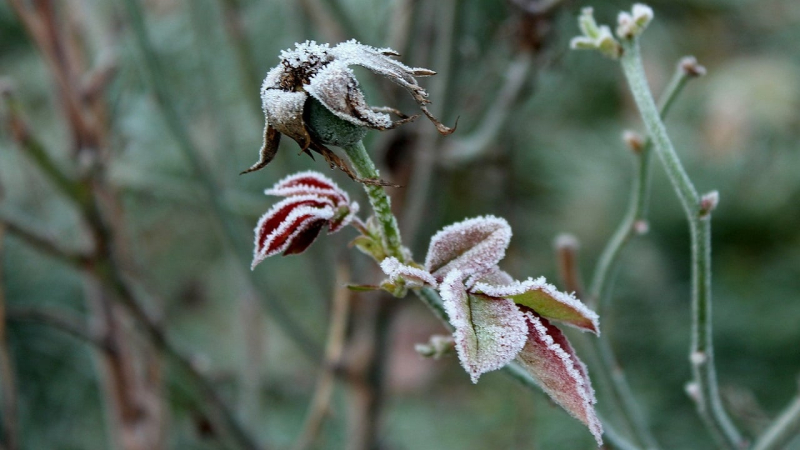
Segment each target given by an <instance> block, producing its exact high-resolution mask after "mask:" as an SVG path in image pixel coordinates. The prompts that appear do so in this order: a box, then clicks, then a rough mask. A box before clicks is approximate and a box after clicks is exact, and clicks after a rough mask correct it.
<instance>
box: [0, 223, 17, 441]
mask: <svg viewBox="0 0 800 450" xmlns="http://www.w3.org/2000/svg"><path fill="white" fill-rule="evenodd" d="M4 237H5V226H4V225H3V224H2V223H0V393H1V395H2V397H3V399H2V407H1V408H2V414H3V424H2V426H3V428H2V430H3V436H4V437H5V439H4V440H3V442H2V445H3V447H4V448H5V449H7V450H17V449H18V448H19V425H18V424H19V420H18V418H17V387H16V384H17V383H16V376H15V373H14V363H13V361H12V360H11V356H10V354H9V351H8V341H6V297H5V279H4V277H3V275H4V273H3V264H2V260H3V258H2V256H3V243H4Z"/></svg>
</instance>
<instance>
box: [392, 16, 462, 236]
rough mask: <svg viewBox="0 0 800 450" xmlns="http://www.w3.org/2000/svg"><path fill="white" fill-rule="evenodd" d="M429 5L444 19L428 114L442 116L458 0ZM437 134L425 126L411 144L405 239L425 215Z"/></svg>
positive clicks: (438, 27) (414, 232) (439, 26)
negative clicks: (411, 159) (436, 9)
mask: <svg viewBox="0 0 800 450" xmlns="http://www.w3.org/2000/svg"><path fill="white" fill-rule="evenodd" d="M431 6H433V7H438V8H441V10H440V11H439V14H438V15H437V17H444V18H445V19H444V20H438V21H437V22H436V26H435V30H436V32H437V37H436V45H435V47H434V49H433V55H431V60H433V61H436V68H437V70H438V72H437V75H436V76H435V77H433V78H432V79H431V82H430V88H429V89H428V90H429V91H430V96H431V98H434V99H436V102H435V103H432V104H431V106H430V110H431V113H432V114H433V115H434V116H436V117H442V112H443V111H444V105H446V97H447V90H448V86H449V85H450V81H451V80H450V75H451V72H452V68H453V56H454V55H453V53H454V52H453V46H454V42H455V30H456V17H457V16H458V14H457V7H458V1H457V0H442V1H440V2H437V3H435V4H431ZM439 137H440V134H439V133H437V132H436V130H435V129H434V128H432V127H425V128H423V129H422V130H421V132H420V138H419V140H418V142H417V144H416V145H415V147H414V154H413V157H414V160H413V167H412V169H411V178H410V180H409V183H408V193H407V194H406V196H407V198H406V199H405V201H404V202H403V204H404V212H403V216H402V220H403V229H404V230H405V233H406V239H408V242H412V243H413V242H414V241H415V240H416V236H417V231H418V229H419V226H420V224H421V223H422V220H423V218H424V217H426V214H427V208H428V203H429V201H430V191H431V181H432V178H433V174H434V171H435V170H436V155H437V152H436V151H433V149H435V148H436V143H437V142H438V141H439Z"/></svg>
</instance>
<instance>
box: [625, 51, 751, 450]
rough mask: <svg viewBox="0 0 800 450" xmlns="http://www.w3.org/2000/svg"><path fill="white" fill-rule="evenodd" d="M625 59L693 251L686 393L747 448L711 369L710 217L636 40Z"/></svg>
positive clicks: (710, 421) (709, 421) (731, 441)
mask: <svg viewBox="0 0 800 450" xmlns="http://www.w3.org/2000/svg"><path fill="white" fill-rule="evenodd" d="M622 45H623V50H624V51H623V55H622V58H621V60H620V62H621V64H622V69H623V72H624V73H625V77H626V79H627V80H628V84H629V85H630V88H631V92H632V93H633V97H634V100H635V102H636V105H637V107H638V109H639V112H640V114H641V116H642V119H643V121H644V123H645V126H646V127H647V132H648V134H649V135H650V137H651V138H652V139H653V143H654V144H655V149H656V153H657V154H658V156H659V158H660V159H661V162H662V163H663V165H664V168H665V169H666V171H667V175H668V176H669V179H670V182H671V183H672V186H673V188H674V189H675V192H676V194H677V196H678V199H679V200H680V203H681V206H683V209H684V212H685V213H686V219H687V221H688V223H689V231H690V235H691V251H692V345H691V351H690V361H691V362H692V375H693V382H692V388H693V389H690V391H696V394H697V395H693V398H694V400H695V401H696V403H697V409H698V412H699V413H700V416H701V417H702V418H703V420H704V421H705V423H706V425H707V427H708V428H709V430H710V431H711V432H712V434H713V435H714V437H715V438H716V439H717V440H718V441H719V443H720V444H723V445H725V446H727V447H728V448H731V449H740V448H743V446H744V445H745V441H744V439H743V438H742V435H741V433H740V432H739V430H738V429H737V428H736V426H735V425H734V423H733V422H732V421H731V419H730V417H728V413H727V412H726V411H725V408H724V406H723V404H722V399H721V398H720V395H719V386H718V384H717V375H716V371H715V367H714V344H713V334H712V323H711V302H712V299H711V212H710V210H707V209H704V207H703V206H702V205H701V202H700V200H701V199H700V196H699V195H698V194H697V190H696V189H695V187H694V184H692V182H691V180H690V179H689V176H688V175H687V174H686V170H685V169H684V168H683V164H681V161H680V158H679V157H678V154H677V153H676V152H675V148H674V147H673V145H672V141H671V140H670V138H669V135H668V134H667V130H666V127H665V126H664V123H663V122H662V121H661V117H660V114H659V112H658V107H657V106H656V103H655V101H654V100H653V97H652V94H651V93H650V88H649V87H648V85H647V78H646V76H645V73H644V67H643V65H642V58H641V54H640V50H639V41H638V39H636V38H634V39H624V40H623V41H622Z"/></svg>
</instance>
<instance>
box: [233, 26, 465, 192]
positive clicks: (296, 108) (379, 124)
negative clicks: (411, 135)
mask: <svg viewBox="0 0 800 450" xmlns="http://www.w3.org/2000/svg"><path fill="white" fill-rule="evenodd" d="M393 56H398V53H397V52H395V51H394V50H391V49H388V48H383V49H378V48H374V47H370V46H368V45H363V44H360V43H358V42H356V41H355V40H350V41H347V42H343V43H341V44H339V45H336V46H334V47H330V46H329V45H328V44H317V43H316V42H314V41H306V42H304V43H302V44H295V48H294V49H293V50H284V51H282V52H281V63H280V64H278V65H277V66H276V67H274V68H273V69H272V70H270V71H269V73H267V77H266V78H265V79H264V84H263V85H262V86H261V102H262V107H263V109H264V114H265V115H266V126H265V128H264V144H263V145H262V147H261V151H260V157H259V161H258V162H257V163H255V164H254V165H253V166H252V167H250V168H249V169H247V170H245V171H244V172H242V173H248V172H253V171H256V170H259V169H261V168H263V167H264V166H266V165H267V164H269V162H270V161H272V159H273V158H274V157H275V153H276V152H277V150H278V143H279V142H280V137H281V134H285V135H287V136H289V137H290V138H292V139H294V140H295V141H296V142H297V143H298V144H299V145H300V148H301V151H302V152H305V153H307V154H308V155H309V156H311V153H310V152H309V150H313V151H316V152H318V153H320V154H321V155H322V156H323V157H325V159H326V160H327V161H328V163H329V164H330V165H331V167H338V168H339V169H341V170H343V171H344V172H345V173H347V174H348V175H350V177H351V178H354V179H356V177H355V175H354V174H353V172H352V171H351V170H350V168H349V167H348V166H347V165H346V164H345V163H344V161H343V160H341V159H340V158H339V157H338V156H336V154H334V153H333V152H332V151H331V150H329V149H328V148H327V147H325V145H337V146H345V145H352V144H354V143H355V142H356V141H358V140H360V139H361V138H363V137H364V133H365V132H366V129H368V128H372V129H375V130H387V129H391V128H394V127H396V126H398V125H400V124H403V123H406V122H410V121H412V120H414V119H415V118H416V117H417V116H411V117H408V116H405V115H403V114H402V113H400V112H399V111H398V110H396V109H393V108H388V107H372V106H369V105H368V104H367V102H366V100H365V99H364V94H363V93H362V92H361V90H360V89H359V87H358V80H356V78H355V76H354V74H353V71H352V70H351V69H350V66H351V65H357V66H362V67H365V68H367V69H369V70H371V71H372V72H374V73H376V74H379V75H383V76H384V77H386V78H388V79H390V80H392V81H393V82H395V83H397V84H399V85H400V86H402V87H403V88H404V89H405V90H406V91H408V93H409V94H411V97H413V98H414V100H415V101H416V102H417V104H418V105H419V107H420V109H421V110H422V112H423V113H424V114H425V115H426V116H427V117H428V118H429V119H430V120H431V121H432V122H433V123H434V124H435V125H436V129H437V130H438V131H439V132H440V133H442V134H450V133H452V132H453V131H454V129H452V128H448V127H446V126H444V125H443V124H442V123H441V122H439V121H438V120H437V119H436V118H435V117H433V115H432V114H431V113H430V112H429V111H428V109H427V108H426V107H425V105H426V104H427V103H429V102H430V101H429V100H428V98H427V97H428V93H427V92H425V90H424V89H423V88H422V87H421V86H419V85H418V84H417V80H416V78H415V77H426V76H431V75H435V72H434V71H432V70H428V69H422V68H412V67H408V66H406V65H404V64H402V63H401V62H399V61H396V60H394V59H393V58H392V57H393ZM320 105H321V106H323V107H324V108H323V107H320ZM389 113H393V114H396V115H397V116H398V117H399V120H395V121H393V120H392V118H391V117H390V116H389ZM330 114H333V116H335V118H338V119H341V121H336V122H340V123H339V124H337V127H336V130H335V132H334V131H332V130H331V129H330V128H325V127H324V124H322V125H320V126H317V122H321V121H317V120H315V116H330Z"/></svg>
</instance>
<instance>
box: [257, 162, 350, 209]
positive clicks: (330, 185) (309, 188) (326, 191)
mask: <svg viewBox="0 0 800 450" xmlns="http://www.w3.org/2000/svg"><path fill="white" fill-rule="evenodd" d="M264 193H265V194H267V195H276V196H279V197H291V196H295V195H321V196H324V197H327V198H329V199H330V200H331V201H333V203H334V205H335V206H337V207H339V206H343V205H347V204H349V203H350V197H349V196H348V195H347V192H346V191H344V190H342V189H341V188H340V187H339V186H338V185H337V184H336V183H334V182H333V180H331V179H330V178H328V177H326V176H325V175H322V174H321V173H319V172H314V171H311V170H309V171H305V172H298V173H296V174H293V175H289V176H288V177H286V178H284V179H282V180H281V181H279V182H277V183H276V184H275V186H273V187H271V188H270V189H267V190H266V191H264Z"/></svg>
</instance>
